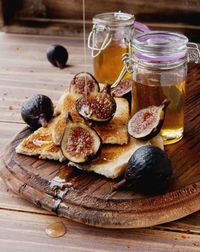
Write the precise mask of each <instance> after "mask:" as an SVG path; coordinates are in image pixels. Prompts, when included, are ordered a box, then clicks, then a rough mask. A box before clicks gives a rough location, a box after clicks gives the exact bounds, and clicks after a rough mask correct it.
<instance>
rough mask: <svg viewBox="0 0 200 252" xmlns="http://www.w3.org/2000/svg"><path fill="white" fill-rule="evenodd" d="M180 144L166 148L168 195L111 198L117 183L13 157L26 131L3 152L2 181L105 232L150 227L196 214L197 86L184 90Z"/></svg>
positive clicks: (199, 197) (199, 159)
mask: <svg viewBox="0 0 200 252" xmlns="http://www.w3.org/2000/svg"><path fill="white" fill-rule="evenodd" d="M188 90H189V92H188V93H189V95H188V96H187V100H186V110H185V118H186V120H185V132H184V138H183V139H182V140H181V141H180V142H178V143H176V144H172V145H169V146H166V148H165V150H166V152H167V154H168V156H169V158H170V159H171V160H172V164H173V178H172V181H171V186H170V188H169V191H168V192H167V193H166V194H163V195H159V196H154V197H150V196H149V197H147V196H144V195H141V194H136V193H134V192H133V191H128V190H125V189H124V190H120V191H115V192H111V186H112V185H113V184H114V183H115V182H116V181H113V180H110V179H106V178H105V177H103V176H99V175H96V174H94V173H88V172H85V171H81V170H78V169H75V168H72V167H68V166H67V164H66V163H62V164H61V163H59V162H55V161H48V160H40V159H38V158H37V157H28V156H24V155H19V154H16V152H15V147H16V146H17V144H18V143H19V142H20V141H22V140H23V139H24V138H25V137H27V136H28V135H29V134H30V133H31V131H30V129H28V128H25V129H24V130H23V131H22V132H20V133H19V134H18V135H17V136H16V138H15V139H14V140H13V141H12V142H11V143H10V144H9V146H7V148H6V149H5V151H4V153H3V155H2V157H1V167H0V175H1V177H2V178H3V179H4V181H5V182H6V183H7V185H8V186H9V187H10V188H11V189H12V190H13V191H15V192H16V193H18V194H20V195H21V196H22V197H24V198H26V199H28V200H29V201H31V202H33V203H35V204H36V205H38V206H40V207H42V208H45V209H47V210H49V211H53V212H56V213H57V214H59V215H62V216H65V217H67V218H70V219H72V220H75V221H78V222H81V223H85V224H88V225H92V226H99V227H104V228H138V227H148V226H152V225H156V224H161V223H164V222H169V221H172V220H176V219H179V218H181V217H184V216H186V215H189V214H191V213H193V212H195V211H198V210H200V113H199V111H200V86H196V87H194V85H193V87H192V86H190V85H189V86H188Z"/></svg>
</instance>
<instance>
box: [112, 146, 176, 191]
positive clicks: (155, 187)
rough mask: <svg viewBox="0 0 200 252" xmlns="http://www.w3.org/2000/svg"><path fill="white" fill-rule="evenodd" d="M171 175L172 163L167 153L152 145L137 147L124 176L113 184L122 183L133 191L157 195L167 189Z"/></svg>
mask: <svg viewBox="0 0 200 252" xmlns="http://www.w3.org/2000/svg"><path fill="white" fill-rule="evenodd" d="M171 177H172V164H171V161H170V159H169V158H168V156H167V154H166V153H165V152H164V151H163V150H161V149H160V148H158V147H157V146H154V145H144V146H142V147H140V148H139V149H137V150H136V151H135V152H134V153H133V155H132V156H131V158H130V159H129V161H128V165H127V168H126V172H125V176H124V178H123V179H122V180H121V181H120V182H119V183H117V184H115V185H114V186H113V189H115V190H116V189H119V188H121V187H122V186H124V185H127V186H129V187H130V188H131V189H132V190H134V191H135V192H139V193H143V194H146V195H158V194H163V193H165V192H166V191H167V189H168V187H169V185H170V181H171Z"/></svg>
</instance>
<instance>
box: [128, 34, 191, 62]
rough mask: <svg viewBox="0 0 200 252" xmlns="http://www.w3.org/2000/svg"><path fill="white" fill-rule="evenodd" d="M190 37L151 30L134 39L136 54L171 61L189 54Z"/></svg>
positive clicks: (146, 58) (140, 56)
mask: <svg viewBox="0 0 200 252" xmlns="http://www.w3.org/2000/svg"><path fill="white" fill-rule="evenodd" d="M187 43H188V38H187V37H186V36H184V35H183V34H179V33H175V32H167V31H150V32H147V33H143V34H140V35H138V36H136V37H135V38H134V39H133V49H134V54H135V55H136V56H137V57H138V58H141V59H144V60H153V61H170V60H178V59H180V58H183V57H185V56H186V54H187Z"/></svg>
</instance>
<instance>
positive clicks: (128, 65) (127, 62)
mask: <svg viewBox="0 0 200 252" xmlns="http://www.w3.org/2000/svg"><path fill="white" fill-rule="evenodd" d="M125 43H127V44H128V53H124V54H122V62H123V64H124V67H123V68H122V71H121V73H120V75H119V77H118V78H117V80H116V81H115V82H114V83H113V84H112V85H111V88H114V87H116V86H117V85H118V84H119V82H120V81H121V80H122V78H123V77H124V75H125V74H126V73H127V72H128V73H130V74H132V73H133V63H134V60H133V57H132V40H129V41H127V40H126V39H125Z"/></svg>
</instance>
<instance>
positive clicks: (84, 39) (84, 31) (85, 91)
mask: <svg viewBox="0 0 200 252" xmlns="http://www.w3.org/2000/svg"><path fill="white" fill-rule="evenodd" d="M83 55H84V72H87V69H86V65H87V50H86V25H85V0H83ZM85 84H86V76H85ZM87 88H88V87H87V85H85V87H84V89H85V90H84V93H86V94H87V93H88V92H87V91H88V90H87Z"/></svg>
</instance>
